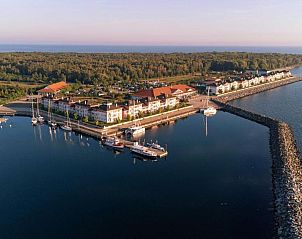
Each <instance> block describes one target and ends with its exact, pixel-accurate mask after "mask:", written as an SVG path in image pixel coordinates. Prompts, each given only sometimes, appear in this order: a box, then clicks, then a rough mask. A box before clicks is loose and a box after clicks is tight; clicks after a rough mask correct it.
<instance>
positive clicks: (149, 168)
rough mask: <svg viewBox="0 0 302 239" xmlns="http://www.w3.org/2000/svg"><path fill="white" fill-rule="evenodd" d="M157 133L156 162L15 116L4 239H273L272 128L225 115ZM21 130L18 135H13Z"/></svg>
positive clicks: (7, 146)
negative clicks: (164, 152)
mask: <svg viewBox="0 0 302 239" xmlns="http://www.w3.org/2000/svg"><path fill="white" fill-rule="evenodd" d="M208 123H209V129H208V130H209V135H208V136H207V137H206V136H205V125H204V121H203V118H202V117H201V115H200V114H196V115H194V116H192V117H189V118H187V119H185V120H179V121H177V123H176V124H173V125H169V126H161V127H159V128H157V129H152V130H148V131H147V133H146V140H150V139H153V140H155V139H158V141H159V142H160V143H161V144H163V145H164V144H168V150H169V156H168V158H167V159H159V160H158V161H156V162H153V161H144V160H138V159H134V158H133V156H132V155H131V154H130V153H129V152H128V151H127V150H125V152H124V153H121V154H115V153H114V152H112V151H110V150H108V149H106V148H104V147H102V146H100V145H99V142H97V141H96V140H94V139H92V138H86V137H85V136H82V137H81V136H80V135H75V134H74V133H70V134H69V133H67V134H66V133H63V132H62V131H61V130H57V131H56V133H54V132H52V131H49V128H48V127H47V126H37V127H32V126H31V125H30V119H29V118H23V117H15V118H10V119H9V122H8V123H7V124H4V125H3V128H0V181H1V184H0V192H1V193H0V235H1V236H0V238H1V239H11V238H14V239H19V238H20V239H35V238H43V239H47V238H56V239H60V238H64V239H66V238H73V239H76V238H81V239H82V238H86V239H87V238H114V239H127V238H129V239H130V238H131V239H134V238H164V239H167V238H173V239H175V238H186V239H190V238H206V239H221V238H223V239H237V238H238V239H242V238H245V239H254V238H258V239H263V238H273V225H274V223H273V211H272V201H273V195H272V183H271V181H272V179H271V158H270V153H269V132H268V129H267V128H266V127H263V126H261V125H258V124H256V123H254V122H250V121H248V120H245V119H241V118H239V117H236V116H233V115H231V114H228V113H224V112H219V113H218V114H217V115H216V116H215V117H213V118H210V119H209V122H208ZM9 124H11V127H9Z"/></svg>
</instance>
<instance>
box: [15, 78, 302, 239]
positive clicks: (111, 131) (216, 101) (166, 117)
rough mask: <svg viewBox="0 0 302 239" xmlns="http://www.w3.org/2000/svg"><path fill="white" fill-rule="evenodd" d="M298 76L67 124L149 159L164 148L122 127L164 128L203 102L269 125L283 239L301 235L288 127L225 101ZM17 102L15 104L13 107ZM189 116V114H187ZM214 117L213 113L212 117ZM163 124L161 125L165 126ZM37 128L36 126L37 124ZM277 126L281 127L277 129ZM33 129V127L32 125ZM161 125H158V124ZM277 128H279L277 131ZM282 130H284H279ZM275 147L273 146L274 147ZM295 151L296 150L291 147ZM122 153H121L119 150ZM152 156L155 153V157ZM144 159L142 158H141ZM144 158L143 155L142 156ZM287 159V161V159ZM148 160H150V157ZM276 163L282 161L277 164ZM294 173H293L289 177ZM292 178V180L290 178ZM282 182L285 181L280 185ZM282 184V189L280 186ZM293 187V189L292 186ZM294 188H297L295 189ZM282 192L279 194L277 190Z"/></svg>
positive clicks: (24, 111)
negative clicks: (137, 113)
mask: <svg viewBox="0 0 302 239" xmlns="http://www.w3.org/2000/svg"><path fill="white" fill-rule="evenodd" d="M300 80H301V78H290V79H286V80H283V81H280V82H274V83H270V84H267V85H262V86H257V87H253V88H250V89H246V90H242V91H238V92H232V93H229V94H227V95H222V96H218V97H211V101H210V102H209V105H208V102H207V101H208V98H209V97H207V96H197V97H194V98H192V99H190V103H191V105H190V106H187V107H185V108H183V109H178V110H176V111H172V112H165V113H162V114H160V115H155V116H150V117H146V118H144V119H137V120H134V121H132V122H127V123H121V124H117V125H113V126H109V127H103V128H99V127H96V126H92V125H89V124H85V123H83V122H81V123H80V122H79V121H78V122H77V121H75V120H72V119H71V120H70V126H71V128H72V131H74V132H75V133H77V134H81V135H86V136H89V137H94V138H96V139H98V140H101V141H102V140H104V138H106V137H116V138H118V141H119V143H121V144H122V145H123V146H124V147H125V148H127V149H128V150H127V151H129V152H133V151H134V150H133V149H134V148H135V145H138V146H139V147H138V148H139V150H142V151H144V150H147V151H148V154H149V155H151V156H152V157H151V158H153V156H154V158H166V157H167V155H168V150H167V148H166V150H165V151H162V150H158V149H154V148H151V147H149V146H144V145H145V144H144V143H143V144H141V143H140V142H139V141H136V140H128V139H126V138H125V137H124V136H123V133H124V130H125V129H127V128H129V127H131V126H133V125H134V124H136V123H138V122H139V124H140V126H141V127H143V128H146V129H150V131H152V130H153V129H156V128H158V127H159V126H160V125H163V126H164V125H165V126H166V127H167V126H169V125H170V124H171V125H172V126H173V125H174V124H175V122H176V121H178V120H179V119H182V118H186V117H188V116H193V115H195V113H196V112H200V109H204V107H205V105H207V106H208V107H212V108H214V109H215V110H216V109H220V110H222V111H227V112H230V113H232V114H235V115H238V116H241V117H243V118H246V119H249V120H252V121H255V122H257V123H260V124H262V125H265V126H267V127H269V128H270V134H271V136H270V138H271V152H272V157H273V165H278V166H276V168H273V173H274V174H273V179H274V181H273V183H274V195H275V197H276V198H277V199H276V200H277V201H278V202H277V201H276V202H275V205H276V214H275V216H276V218H277V222H278V234H279V236H280V237H284V238H295V239H296V238H299V236H300V234H301V229H300V228H301V225H300V223H299V220H300V218H301V215H300V214H299V213H298V212H299V211H301V209H300V201H299V200H300V196H299V195H300V194H299V193H298V194H296V193H297V192H298V191H299V188H296V186H297V185H299V183H300V182H301V179H300V176H299V175H300V174H299V170H301V165H300V166H299V164H297V162H299V160H298V158H297V157H298V156H297V155H298V154H294V155H295V156H294V158H292V159H291V158H289V157H287V156H286V158H284V155H289V154H290V155H292V154H291V153H290V152H288V149H293V148H294V149H295V142H294V138H293V137H292V136H290V135H292V134H291V130H290V128H289V127H288V126H287V125H284V124H283V123H280V122H279V121H274V120H273V119H270V118H268V117H264V116H259V115H257V114H254V113H251V112H246V111H244V110H243V109H237V108H232V107H231V106H230V105H228V104H227V103H228V102H229V101H231V100H234V99H237V98H241V97H245V96H247V95H250V94H256V93H259V92H262V91H266V90H270V89H273V88H276V87H280V86H282V85H285V84H291V83H295V82H298V81H300ZM16 105H17V107H16ZM14 106H15V107H14V110H15V113H14V114H15V115H20V116H21V115H22V116H31V110H30V104H29V103H28V102H27V103H21V104H20V102H19V103H18V104H15V105H14ZM39 113H40V114H41V116H43V117H44V118H45V119H47V118H48V117H49V116H48V112H47V111H44V110H40V112H39ZM52 118H53V120H55V121H56V122H57V123H58V125H59V126H62V125H64V124H65V122H66V117H64V116H60V115H56V114H53V116H52ZM190 118H191V117H190ZM214 118H216V116H215V117H214ZM165 126H164V127H165ZM38 127H40V126H38ZM280 127H281V128H280ZM34 128H35V127H34ZM160 128H161V127H160ZM279 128H280V130H279ZM283 129H284V130H283ZM282 132H288V133H286V134H285V133H284V134H283V133H282ZM276 138H277V139H280V141H278V142H277V141H276V142H275V141H273V140H275V139H276ZM283 138H288V139H290V142H288V141H287V140H286V141H282V142H281V139H283ZM278 145H280V147H283V145H286V146H285V147H283V148H282V149H280V148H278ZM276 147H277V148H276ZM295 151H296V152H298V151H297V149H295ZM121 153H123V152H121ZM155 155H156V156H155ZM143 158H144V157H143ZM145 159H146V158H145ZM287 160H289V161H287ZM151 161H152V160H151ZM280 162H283V163H282V164H280ZM292 162H295V164H296V166H295V167H293V166H290V164H292ZM284 167H286V168H287V169H286V172H287V173H289V175H291V176H290V178H289V176H288V175H283V174H282V172H285V171H284ZM288 170H294V171H288ZM293 175H295V176H293ZM293 178H294V179H293ZM292 179H293V180H294V182H299V183H298V184H297V183H292V181H291V180H292ZM284 182H286V183H285V184H284ZM280 187H282V189H281V188H280ZM293 187H294V188H293ZM297 190H298V191H297ZM281 192H282V193H281ZM293 192H295V195H298V196H297V197H294V196H293V194H292V193H293ZM279 201H283V202H286V203H287V202H288V203H289V204H290V205H293V207H291V208H290V209H289V208H284V207H283V206H284V205H283V204H280V203H279ZM285 211H287V212H288V214H286V215H285V214H284V212H285Z"/></svg>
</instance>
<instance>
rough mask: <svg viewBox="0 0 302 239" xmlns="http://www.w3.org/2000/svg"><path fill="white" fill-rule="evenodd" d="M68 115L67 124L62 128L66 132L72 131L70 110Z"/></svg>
mask: <svg viewBox="0 0 302 239" xmlns="http://www.w3.org/2000/svg"><path fill="white" fill-rule="evenodd" d="M66 115H67V116H66V117H67V120H66V123H65V124H64V125H62V126H61V129H63V130H65V131H72V128H71V126H70V119H69V113H68V110H67V111H66Z"/></svg>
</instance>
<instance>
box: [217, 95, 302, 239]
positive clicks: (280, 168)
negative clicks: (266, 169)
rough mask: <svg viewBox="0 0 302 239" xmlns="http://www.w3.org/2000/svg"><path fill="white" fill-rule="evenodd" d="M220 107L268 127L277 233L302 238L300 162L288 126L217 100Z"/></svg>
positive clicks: (297, 238)
mask: <svg viewBox="0 0 302 239" xmlns="http://www.w3.org/2000/svg"><path fill="white" fill-rule="evenodd" d="M213 101H214V102H215V103H216V104H218V105H219V106H221V107H222V110H224V111H226V112H229V113H232V114H235V115H238V116H240V117H243V118H245V119H249V120H252V121H254V122H257V123H259V124H262V125H265V126H267V127H269V129H270V148H271V154H272V177H273V191H274V192H273V193H274V206H275V221H276V225H277V230H276V235H278V238H280V239H281V238H282V239H301V238H302V165H301V157H300V153H299V150H298V148H297V145H296V141H295V138H294V136H293V132H292V130H291V128H290V126H289V125H288V124H286V123H284V122H280V121H278V120H276V119H273V118H271V117H267V116H264V115H260V114H256V113H253V112H250V111H247V110H244V109H241V108H239V107H235V106H232V105H230V104H228V103H225V102H223V101H219V100H213Z"/></svg>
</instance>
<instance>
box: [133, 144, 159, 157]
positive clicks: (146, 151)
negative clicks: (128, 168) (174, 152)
mask: <svg viewBox="0 0 302 239" xmlns="http://www.w3.org/2000/svg"><path fill="white" fill-rule="evenodd" d="M130 150H131V152H132V153H135V154H138V155H141V156H144V157H148V158H153V159H155V158H157V154H156V153H155V152H153V151H152V150H150V148H148V147H145V146H143V145H139V144H138V142H135V143H134V145H133V146H132V147H131V148H130Z"/></svg>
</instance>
